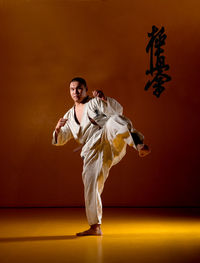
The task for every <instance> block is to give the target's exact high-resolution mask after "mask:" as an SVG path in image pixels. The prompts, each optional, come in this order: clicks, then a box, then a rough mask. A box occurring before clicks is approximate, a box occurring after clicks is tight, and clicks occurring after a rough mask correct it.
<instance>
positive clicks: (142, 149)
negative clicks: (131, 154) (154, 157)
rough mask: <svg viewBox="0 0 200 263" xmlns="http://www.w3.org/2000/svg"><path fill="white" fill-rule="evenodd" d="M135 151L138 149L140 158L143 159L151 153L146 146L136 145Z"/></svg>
mask: <svg viewBox="0 0 200 263" xmlns="http://www.w3.org/2000/svg"><path fill="white" fill-rule="evenodd" d="M137 149H138V152H139V156H140V157H144V156H146V155H148V154H150V152H151V150H150V149H149V147H148V146H147V145H146V144H138V145H137Z"/></svg>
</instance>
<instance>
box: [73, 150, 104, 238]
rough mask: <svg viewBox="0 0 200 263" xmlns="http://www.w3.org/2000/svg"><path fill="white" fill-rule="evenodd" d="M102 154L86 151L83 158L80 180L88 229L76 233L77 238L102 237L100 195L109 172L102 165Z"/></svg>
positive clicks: (95, 151) (99, 151)
mask: <svg viewBox="0 0 200 263" xmlns="http://www.w3.org/2000/svg"><path fill="white" fill-rule="evenodd" d="M102 154H103V153H102V151H101V149H93V150H91V151H88V153H87V154H86V155H85V157H84V165H83V173H82V178H83V183H84V197H85V209H86V216H87V220H88V223H89V225H90V229H88V230H86V231H83V232H80V233H77V236H87V235H102V232H101V219H102V202H101V193H102V191H103V187H104V182H105V179H106V178H107V176H108V172H109V169H106V168H105V167H104V165H103V160H102V159H103V158H102Z"/></svg>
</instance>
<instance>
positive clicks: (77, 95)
mask: <svg viewBox="0 0 200 263" xmlns="http://www.w3.org/2000/svg"><path fill="white" fill-rule="evenodd" d="M69 88H70V95H71V97H72V99H73V101H74V102H75V103H76V102H77V103H80V102H81V101H82V100H83V99H84V98H85V97H87V91H88V88H87V84H86V81H85V80H84V79H83V78H80V77H76V78H73V79H72V80H71V81H70V85H69Z"/></svg>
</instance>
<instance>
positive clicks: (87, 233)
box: [76, 225, 102, 236]
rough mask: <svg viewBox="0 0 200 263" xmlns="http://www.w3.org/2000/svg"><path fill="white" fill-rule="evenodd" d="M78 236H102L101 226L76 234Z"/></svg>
mask: <svg viewBox="0 0 200 263" xmlns="http://www.w3.org/2000/svg"><path fill="white" fill-rule="evenodd" d="M76 235H77V236H102V231H101V227H100V225H93V226H91V227H90V228H89V229H88V230H86V231H83V232H79V233H76Z"/></svg>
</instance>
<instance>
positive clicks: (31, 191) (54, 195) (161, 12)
mask: <svg viewBox="0 0 200 263" xmlns="http://www.w3.org/2000/svg"><path fill="white" fill-rule="evenodd" d="M199 10H200V3H199V1H197V0H196V1H195V0H190V1H172V0H170V1H169V0H168V1H160V0H153V1H144V0H141V1H133V0H129V1H128V0H125V1H119V0H102V1H100V0H99V1H98V0H90V1H89V0H88V1H84V0H82V1H78V0H74V1H72V0H68V1H67V0H66V1H59V0H58V1H56V0H49V1H47V0H46V1H45V0H29V1H25V0H18V1H14V0H13V1H11V0H10V1H1V2H0V12H1V15H0V23H1V29H0V30H1V34H0V45H1V58H0V68H1V69H0V70H1V73H2V77H1V96H0V98H1V104H0V105H1V112H2V117H1V176H0V206H76V205H83V204H84V200H83V185H82V181H81V170H82V161H81V158H80V156H79V154H80V152H78V153H73V149H74V148H76V147H77V145H76V144H75V142H73V141H70V142H69V143H68V144H66V145H65V146H64V147H54V146H52V145H51V139H52V132H53V129H54V127H55V125H56V122H57V120H58V119H59V118H60V117H61V116H63V114H64V113H65V112H66V111H67V110H68V109H69V108H70V107H72V105H73V103H72V101H71V99H70V97H69V93H68V84H67V83H68V82H69V80H70V79H71V78H73V77H74V76H79V75H80V76H83V77H84V78H86V80H87V82H88V86H89V90H90V94H91V90H93V89H103V90H104V92H105V94H106V95H108V96H110V97H114V98H116V99H117V100H118V101H119V102H120V103H121V104H122V105H123V106H124V114H125V115H126V116H127V117H129V118H130V119H131V120H132V122H133V124H134V126H135V127H136V128H137V129H138V130H140V131H141V132H142V133H143V134H144V135H145V138H146V142H147V143H148V144H149V145H150V146H151V148H152V154H151V155H150V156H148V157H146V158H144V159H140V158H139V157H138V156H137V152H136V151H134V150H133V149H131V148H127V155H126V156H125V157H124V159H123V160H122V161H121V163H119V164H118V165H117V166H115V167H113V168H112V169H111V172H110V176H109V178H108V180H107V182H106V185H105V189H104V193H103V196H102V197H103V204H104V205H121V206H124V205H129V206H195V205H199V201H200V196H199V183H200V179H199V178H200V177H199V174H198V170H199V164H198V160H199V148H198V144H199V138H198V136H199V132H200V128H199V113H200V110H199V97H200V96H199V95H200V91H199V90H200V87H199V82H200V81H199V72H198V71H199V68H200V67H199V66H200V65H199V64H200V55H199V54H200V52H199V46H200V15H199ZM152 25H156V26H158V27H159V28H160V27H161V26H164V27H165V30H166V34H167V40H166V45H165V47H164V49H165V53H164V54H165V56H166V62H167V63H169V65H170V70H169V71H168V73H169V75H170V76H171V77H172V81H171V82H169V83H166V84H165V85H164V86H165V88H166V90H165V91H164V93H163V94H161V96H160V98H159V99H158V98H156V97H155V96H153V95H152V89H150V90H149V91H147V92H146V91H144V86H145V83H146V81H147V77H146V76H145V71H146V70H147V68H148V66H149V57H148V55H147V54H146V52H145V48H146V45H147V42H148V38H147V32H150V31H151V27H152Z"/></svg>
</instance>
